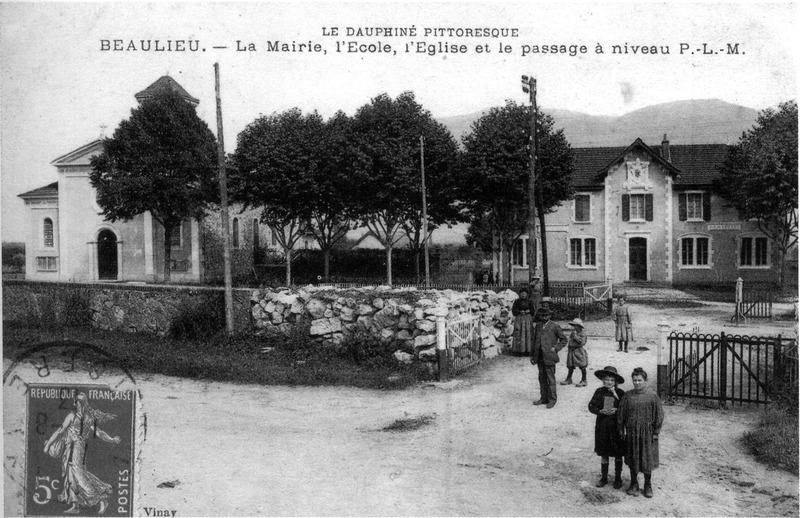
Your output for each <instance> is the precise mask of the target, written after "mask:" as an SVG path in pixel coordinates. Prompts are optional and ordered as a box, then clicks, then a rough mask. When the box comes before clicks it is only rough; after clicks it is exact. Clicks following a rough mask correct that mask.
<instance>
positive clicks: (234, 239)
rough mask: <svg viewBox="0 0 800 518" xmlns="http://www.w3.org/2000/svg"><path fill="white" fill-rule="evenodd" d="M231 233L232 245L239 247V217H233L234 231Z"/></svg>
mask: <svg viewBox="0 0 800 518" xmlns="http://www.w3.org/2000/svg"><path fill="white" fill-rule="evenodd" d="M231 234H232V235H231V242H232V244H231V246H232V247H233V248H239V218H233V231H232V232H231Z"/></svg>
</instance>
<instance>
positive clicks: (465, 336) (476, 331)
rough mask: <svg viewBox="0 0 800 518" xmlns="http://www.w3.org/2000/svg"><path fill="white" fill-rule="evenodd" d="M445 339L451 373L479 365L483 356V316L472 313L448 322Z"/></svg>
mask: <svg viewBox="0 0 800 518" xmlns="http://www.w3.org/2000/svg"><path fill="white" fill-rule="evenodd" d="M445 340H446V343H447V355H448V356H447V357H448V360H449V362H450V366H449V367H450V373H451V374H454V375H455V374H458V373H459V372H463V371H465V370H467V369H469V368H470V367H472V366H473V365H477V364H478V363H480V361H481V359H482V358H483V348H482V344H481V316H480V315H472V316H469V317H466V318H462V319H459V320H455V321H453V322H448V323H447V325H446V327H445Z"/></svg>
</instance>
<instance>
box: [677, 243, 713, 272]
mask: <svg viewBox="0 0 800 518" xmlns="http://www.w3.org/2000/svg"><path fill="white" fill-rule="evenodd" d="M708 244H709V239H708V238H707V237H684V238H683V239H681V265H682V266H708Z"/></svg>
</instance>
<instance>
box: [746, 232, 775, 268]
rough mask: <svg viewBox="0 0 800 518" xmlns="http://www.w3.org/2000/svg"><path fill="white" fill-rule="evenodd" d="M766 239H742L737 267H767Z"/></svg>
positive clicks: (767, 244)
mask: <svg viewBox="0 0 800 518" xmlns="http://www.w3.org/2000/svg"><path fill="white" fill-rule="evenodd" d="M768 251H769V242H768V240H767V238H766V237H743V238H742V239H741V241H740V244H739V266H754V267H758V266H760V267H764V266H769V260H768V259H769V253H768Z"/></svg>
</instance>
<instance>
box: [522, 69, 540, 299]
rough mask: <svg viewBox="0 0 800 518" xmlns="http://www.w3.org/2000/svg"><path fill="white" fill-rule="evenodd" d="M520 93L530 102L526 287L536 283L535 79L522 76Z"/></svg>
mask: <svg viewBox="0 0 800 518" xmlns="http://www.w3.org/2000/svg"><path fill="white" fill-rule="evenodd" d="M522 91H523V92H525V93H527V94H529V96H530V101H531V142H530V157H531V159H530V162H531V170H530V173H529V174H528V285H529V286H530V287H533V286H534V284H535V281H536V247H535V244H536V116H537V108H536V78H535V77H528V76H522Z"/></svg>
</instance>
